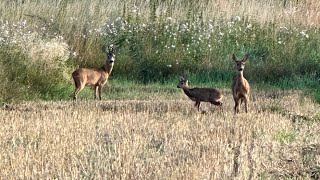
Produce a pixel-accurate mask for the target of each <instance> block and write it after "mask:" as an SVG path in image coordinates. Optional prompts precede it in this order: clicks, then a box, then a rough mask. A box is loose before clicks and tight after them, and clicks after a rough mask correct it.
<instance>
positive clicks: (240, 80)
mask: <svg viewBox="0 0 320 180" xmlns="http://www.w3.org/2000/svg"><path fill="white" fill-rule="evenodd" d="M248 57H249V54H246V55H245V56H244V58H243V59H241V60H239V59H237V58H236V56H235V55H234V54H232V60H233V61H234V62H235V63H236V69H237V71H238V75H237V76H236V78H235V79H234V80H233V83H232V94H233V99H234V103H235V105H234V113H235V114H237V113H239V111H240V107H239V106H240V103H241V104H242V101H244V104H245V111H246V113H247V112H248V103H249V93H250V85H249V83H248V81H247V80H246V79H245V78H244V77H243V70H244V66H245V63H246V61H247V60H248Z"/></svg>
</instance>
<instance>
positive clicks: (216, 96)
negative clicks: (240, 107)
mask: <svg viewBox="0 0 320 180" xmlns="http://www.w3.org/2000/svg"><path fill="white" fill-rule="evenodd" d="M177 87H178V88H181V89H183V91H184V93H185V94H186V95H187V96H188V97H189V98H190V99H191V100H192V101H195V104H194V106H195V107H197V108H198V111H200V103H201V102H210V103H211V104H214V105H216V106H219V107H220V109H221V110H222V98H223V95H222V93H221V92H220V91H219V90H217V89H215V88H197V87H196V88H190V87H189V86H188V80H187V79H185V78H183V77H181V78H180V81H179V84H178V86H177Z"/></svg>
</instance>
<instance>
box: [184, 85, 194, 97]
mask: <svg viewBox="0 0 320 180" xmlns="http://www.w3.org/2000/svg"><path fill="white" fill-rule="evenodd" d="M182 89H183V91H184V93H185V94H186V95H187V96H188V97H192V93H191V91H190V88H189V87H182Z"/></svg>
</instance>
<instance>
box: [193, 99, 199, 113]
mask: <svg viewBox="0 0 320 180" xmlns="http://www.w3.org/2000/svg"><path fill="white" fill-rule="evenodd" d="M194 106H195V107H197V108H198V111H200V101H196V103H195V104H194Z"/></svg>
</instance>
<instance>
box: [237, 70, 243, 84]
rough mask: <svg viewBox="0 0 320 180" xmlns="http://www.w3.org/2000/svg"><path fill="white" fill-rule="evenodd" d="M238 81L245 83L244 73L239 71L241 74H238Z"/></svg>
mask: <svg viewBox="0 0 320 180" xmlns="http://www.w3.org/2000/svg"><path fill="white" fill-rule="evenodd" d="M238 81H240V82H243V81H244V77H243V71H239V73H238Z"/></svg>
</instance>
